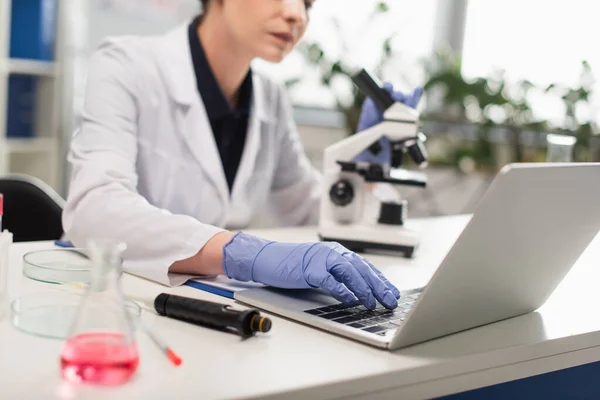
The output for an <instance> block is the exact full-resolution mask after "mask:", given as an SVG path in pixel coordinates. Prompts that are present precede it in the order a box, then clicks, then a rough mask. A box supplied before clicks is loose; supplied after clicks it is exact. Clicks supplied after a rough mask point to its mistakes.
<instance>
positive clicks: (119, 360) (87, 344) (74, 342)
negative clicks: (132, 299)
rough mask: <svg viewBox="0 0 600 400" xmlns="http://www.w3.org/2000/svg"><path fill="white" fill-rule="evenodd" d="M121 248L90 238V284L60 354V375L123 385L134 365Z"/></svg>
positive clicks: (136, 357) (134, 348)
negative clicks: (124, 293) (120, 278)
mask: <svg viewBox="0 0 600 400" xmlns="http://www.w3.org/2000/svg"><path fill="white" fill-rule="evenodd" d="M123 250H124V246H123V245H120V244H118V243H114V242H110V241H91V242H90V243H89V254H90V258H91V263H92V266H91V272H90V274H91V276H90V285H89V287H88V288H87V290H86V293H85V295H84V296H83V297H82V300H81V303H80V305H79V308H78V310H77V314H76V317H75V320H74V321H73V324H72V326H71V329H70V333H69V336H68V339H67V341H66V342H65V344H64V347H63V350H62V354H61V369H62V375H63V377H64V378H65V379H67V380H69V381H71V382H75V383H91V384H99V385H116V384H120V383H125V382H126V381H128V380H129V379H130V378H131V377H132V376H133V375H134V374H135V372H136V370H137V366H138V363H139V355H138V351H137V346H136V343H135V340H134V337H133V325H132V322H131V319H130V316H129V313H128V312H127V310H126V308H125V298H124V296H123V293H122V291H121V286H120V280H119V277H120V275H121V253H122V252H123Z"/></svg>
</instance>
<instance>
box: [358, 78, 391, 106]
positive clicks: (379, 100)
mask: <svg viewBox="0 0 600 400" xmlns="http://www.w3.org/2000/svg"><path fill="white" fill-rule="evenodd" d="M352 80H353V81H354V83H355V84H356V86H358V88H359V89H360V90H362V91H363V93H365V94H366V95H367V96H369V97H370V98H372V99H373V102H374V103H375V105H376V106H377V108H378V109H379V111H381V112H384V111H385V110H387V109H388V108H390V107H391V106H392V104H394V99H393V98H392V96H391V95H390V94H389V93H388V92H386V91H385V89H383V88H382V87H381V86H379V85H378V84H377V82H375V79H373V77H372V76H371V75H370V74H369V73H368V72H367V71H366V70H364V69H361V70H360V71H359V72H358V73H357V74H355V75H354V76H352Z"/></svg>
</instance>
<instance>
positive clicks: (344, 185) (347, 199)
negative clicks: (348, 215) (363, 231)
mask: <svg viewBox="0 0 600 400" xmlns="http://www.w3.org/2000/svg"><path fill="white" fill-rule="evenodd" d="M329 198H330V199H331V202H332V203H333V204H335V205H336V206H340V207H344V206H347V205H348V204H350V203H352V200H353V199H354V187H352V184H351V183H350V182H349V181H347V180H345V179H341V180H339V181H337V182H336V183H334V184H333V185H331V189H330V190H329Z"/></svg>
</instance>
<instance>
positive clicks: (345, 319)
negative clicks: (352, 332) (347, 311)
mask: <svg viewBox="0 0 600 400" xmlns="http://www.w3.org/2000/svg"><path fill="white" fill-rule="evenodd" d="M361 319H362V318H361V317H360V315H349V316H347V317H343V318H338V319H336V320H335V322H339V323H340V324H347V323H349V322H356V321H360V320H361Z"/></svg>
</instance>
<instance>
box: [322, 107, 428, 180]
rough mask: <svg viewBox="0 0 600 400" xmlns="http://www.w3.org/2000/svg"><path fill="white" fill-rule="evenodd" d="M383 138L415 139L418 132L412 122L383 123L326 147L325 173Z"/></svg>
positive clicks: (397, 139) (394, 139)
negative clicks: (339, 162)
mask: <svg viewBox="0 0 600 400" xmlns="http://www.w3.org/2000/svg"><path fill="white" fill-rule="evenodd" d="M394 106H396V104H395V105H394ZM394 106H392V107H394ZM399 106H403V105H402V104H399ZM384 136H385V137H387V138H388V139H390V140H392V141H400V140H407V139H411V138H417V137H418V130H417V126H416V124H415V123H414V122H397V121H383V122H381V123H380V124H377V125H375V126H373V127H371V128H369V129H366V130H364V131H362V132H360V133H357V134H355V135H352V136H350V137H347V138H345V139H344V140H341V141H339V142H337V143H335V144H333V145H331V146H329V147H327V148H326V149H325V156H324V159H323V161H324V169H325V171H334V170H336V169H337V162H338V161H342V162H351V161H352V160H353V159H354V157H356V156H357V155H358V154H359V153H360V152H362V151H363V150H365V149H368V148H369V147H370V146H371V145H372V144H373V143H376V142H378V141H379V140H380V139H381V138H382V137H384Z"/></svg>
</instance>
